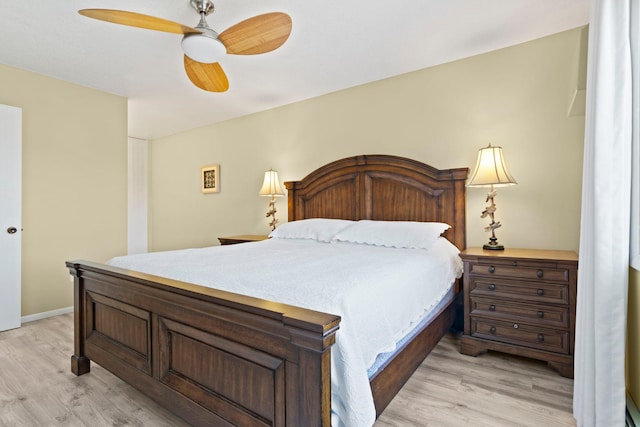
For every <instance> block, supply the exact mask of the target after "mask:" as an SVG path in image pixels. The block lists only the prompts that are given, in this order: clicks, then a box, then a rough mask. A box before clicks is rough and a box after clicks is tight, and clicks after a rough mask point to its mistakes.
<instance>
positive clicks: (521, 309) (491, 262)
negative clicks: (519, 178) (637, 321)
mask: <svg viewBox="0 0 640 427" xmlns="http://www.w3.org/2000/svg"><path fill="white" fill-rule="evenodd" d="M460 257H461V258H462V260H463V261H464V334H463V335H462V337H461V340H460V352H461V353H462V354H467V355H471V356H477V355H479V354H481V353H484V352H486V351H487V350H495V351H501V352H504V353H510V354H515V355H518V356H525V357H531V358H535V359H539V360H544V361H546V362H547V363H548V364H549V365H550V366H552V367H553V368H555V369H556V370H557V371H558V372H559V373H560V375H562V376H564V377H570V378H573V352H574V332H575V323H576V322H575V320H576V293H577V276H578V255H577V254H576V253H575V252H571V251H555V250H534V249H505V250H502V251H491V250H484V249H482V248H469V249H467V250H465V251H463V252H461V253H460Z"/></svg>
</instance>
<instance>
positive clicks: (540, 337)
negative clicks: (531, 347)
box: [538, 334, 544, 342]
mask: <svg viewBox="0 0 640 427" xmlns="http://www.w3.org/2000/svg"><path fill="white" fill-rule="evenodd" d="M538 342H544V335H542V334H538Z"/></svg>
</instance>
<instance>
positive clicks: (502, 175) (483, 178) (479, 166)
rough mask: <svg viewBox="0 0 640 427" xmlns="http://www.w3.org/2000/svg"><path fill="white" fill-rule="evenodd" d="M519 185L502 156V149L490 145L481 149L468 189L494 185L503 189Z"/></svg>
mask: <svg viewBox="0 0 640 427" xmlns="http://www.w3.org/2000/svg"><path fill="white" fill-rule="evenodd" d="M514 184H517V182H516V180H515V179H513V177H512V176H511V174H510V173H509V170H508V169H507V165H506V163H505V161H504V155H503V154H502V147H492V146H491V144H489V146H488V147H486V148H481V149H480V151H479V153H478V161H477V163H476V169H475V170H474V172H473V175H471V178H470V179H469V183H468V184H467V186H468V187H485V186H490V185H493V186H494V187H502V186H507V185H514Z"/></svg>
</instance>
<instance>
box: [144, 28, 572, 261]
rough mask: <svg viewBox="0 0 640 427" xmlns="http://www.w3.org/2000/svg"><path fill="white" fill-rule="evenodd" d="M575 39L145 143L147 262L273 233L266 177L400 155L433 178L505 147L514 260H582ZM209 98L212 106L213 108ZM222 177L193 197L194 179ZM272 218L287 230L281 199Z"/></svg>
mask: <svg viewBox="0 0 640 427" xmlns="http://www.w3.org/2000/svg"><path fill="white" fill-rule="evenodd" d="M580 37H581V30H580V29H576V30H572V31H568V32H563V33H560V34H556V35H553V36H550V37H546V38H542V39H539V40H535V41H532V42H529V43H525V44H522V45H519V46H515V47H510V48H507V49H503V50H499V51H495V52H491V53H487V54H484V55H480V56H476V57H472V58H467V59H464V60H461V61H457V62H453V63H449V64H445V65H441V66H437V67H432V68H428V69H424V70H419V71H416V72H413V73H409V74H405V75H402V76H398V77H394V78H389V79H386V80H382V81H378V82H375V83H371V84H367V85H363V86H359V87H355V88H351V89H347V90H343V91H340V92H335V93H332V94H328V95H325V96H322V97H318V98H314V99H310V100H307V101H303V102H299V103H296V104H291V105H288V106H285V107H281V108H278V109H273V110H269V111H265V112H262V113H258V114H254V115H251V116H246V117H242V118H239V119H235V120H229V121H226V122H223V123H219V124H214V125H210V126H207V127H203V128H199V129H194V130H191V131H188V132H184V133H181V134H177V135H174V136H170V137H166V138H161V139H157V140H154V141H152V142H151V144H150V169H151V171H150V197H151V202H150V203H151V207H150V212H151V217H150V240H151V242H150V243H151V245H150V247H151V249H152V250H165V249H173V248H183V247H190V246H205V245H212V244H216V243H217V240H216V238H217V237H218V236H222V235H230V234H245V233H265V234H266V233H268V232H269V228H268V226H267V223H266V220H265V218H264V212H265V211H266V209H267V202H268V201H267V199H265V198H261V197H259V196H257V192H258V189H259V187H260V184H261V180H262V176H263V174H264V171H265V170H267V169H269V168H271V167H273V168H274V169H276V170H278V171H279V173H280V177H281V179H282V180H296V179H300V178H302V177H303V176H305V175H306V174H307V173H309V172H311V171H312V170H314V169H315V168H317V167H319V166H321V165H323V164H325V163H327V162H329V161H332V160H337V159H339V158H343V157H346V156H351V155H356V154H374V153H377V154H394V155H400V156H406V157H411V158H414V159H417V160H420V161H423V162H426V163H429V164H431V165H433V166H435V167H437V168H455V167H469V168H472V167H473V166H474V165H475V160H476V155H477V151H478V149H480V148H482V147H485V146H487V145H488V144H489V143H491V144H493V145H501V146H502V147H503V149H504V152H505V155H506V158H507V161H508V165H509V168H510V170H511V173H512V175H513V176H514V177H515V178H516V180H517V181H518V185H517V186H513V187H509V188H504V189H500V190H499V191H498V197H497V198H496V203H497V206H498V211H497V214H496V215H497V219H498V220H500V221H502V223H503V224H504V226H503V227H502V228H501V229H499V230H498V231H497V235H498V237H499V240H500V241H501V243H503V244H505V245H506V246H510V247H527V248H553V249H571V250H577V249H578V242H579V237H578V235H579V221H580V193H581V178H582V176H581V174H582V147H583V136H584V116H580V115H578V116H571V117H570V116H568V114H567V112H568V110H569V99H570V97H571V96H572V94H574V93H575V90H576V87H575V84H576V81H577V80H579V79H577V78H576V72H577V71H576V69H577V63H578V54H579V50H580ZM211 96H215V95H211ZM214 163H219V164H220V165H221V169H220V170H221V192H220V193H219V194H201V193H200V189H199V185H200V183H199V172H200V167H201V166H203V165H207V164H214ZM467 195H468V197H467V206H468V211H467V222H468V228H467V230H468V240H467V243H468V245H469V246H473V245H481V244H483V243H484V242H486V241H487V240H488V235H487V234H486V233H485V232H484V231H483V227H484V226H485V225H486V224H487V221H486V220H482V219H480V218H479V216H480V213H481V211H482V210H483V209H484V206H485V195H486V190H485V189H482V188H470V189H468V191H467ZM278 207H279V208H280V210H279V212H278V215H279V218H280V219H282V220H285V219H286V200H284V199H283V200H280V201H279V204H278Z"/></svg>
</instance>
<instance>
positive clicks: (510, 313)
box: [471, 298, 569, 328]
mask: <svg viewBox="0 0 640 427" xmlns="http://www.w3.org/2000/svg"><path fill="white" fill-rule="evenodd" d="M471 315H472V316H482V317H485V318H490V320H498V321H500V320H502V321H505V322H511V323H518V322H525V323H529V324H533V325H536V326H540V327H547V328H569V308H568V307H558V306H552V305H544V304H520V303H515V302H512V301H502V300H499V299H495V300H492V299H485V298H471Z"/></svg>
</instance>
